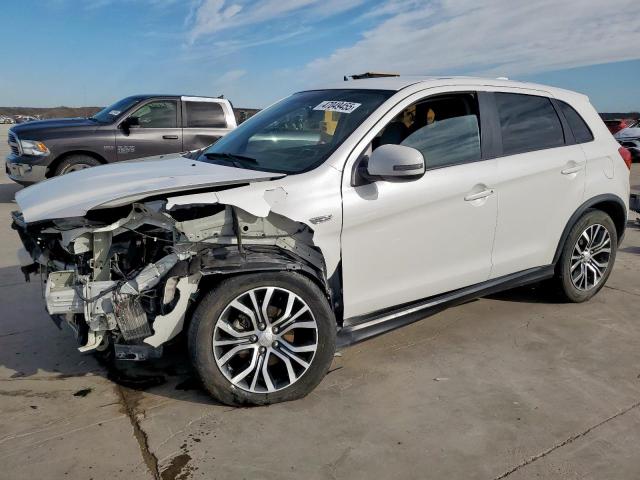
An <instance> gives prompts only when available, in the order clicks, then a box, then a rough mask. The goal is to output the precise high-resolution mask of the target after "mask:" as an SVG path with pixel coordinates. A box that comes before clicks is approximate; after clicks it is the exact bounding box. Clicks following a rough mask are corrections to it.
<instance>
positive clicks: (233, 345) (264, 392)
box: [189, 272, 336, 406]
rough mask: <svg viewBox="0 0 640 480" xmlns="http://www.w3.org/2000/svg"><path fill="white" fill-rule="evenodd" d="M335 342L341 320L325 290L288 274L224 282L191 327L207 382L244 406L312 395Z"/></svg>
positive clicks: (195, 358) (192, 348)
mask: <svg viewBox="0 0 640 480" xmlns="http://www.w3.org/2000/svg"><path fill="white" fill-rule="evenodd" d="M335 340H336V322H335V318H334V316H333V312H332V311H331V309H330V308H329V303H328V301H327V299H326V297H325V296H324V294H323V293H322V291H321V290H320V289H319V288H318V287H317V286H316V285H315V284H314V283H313V282H312V281H311V280H309V279H308V278H306V277H304V276H302V275H299V274H295V273H284V272H278V273H261V274H249V275H241V276H237V277H233V278H229V279H227V280H224V281H222V282H221V283H220V284H219V285H217V287H215V288H214V289H213V290H212V291H210V292H209V293H208V294H207V295H206V296H205V298H204V299H203V300H202V302H201V303H200V305H199V306H198V307H197V309H196V311H195V312H194V315H193V319H192V322H191V325H190V328H189V352H190V356H191V360H192V362H193V365H194V367H195V369H196V370H197V372H198V374H199V376H200V378H201V380H202V383H203V385H204V386H205V388H206V389H207V390H208V391H209V393H210V394H211V395H212V396H213V397H214V398H216V399H218V400H220V401H221V402H223V403H225V404H228V405H238V406H239V405H247V404H253V405H266V404H270V403H277V402H283V401H288V400H294V399H297V398H301V397H304V396H305V395H307V394H308V393H309V392H310V391H311V390H313V389H314V388H315V387H316V385H318V383H320V381H321V380H322V378H323V377H324V375H325V373H326V372H327V370H328V368H329V366H330V365H331V361H332V359H333V353H334V351H335Z"/></svg>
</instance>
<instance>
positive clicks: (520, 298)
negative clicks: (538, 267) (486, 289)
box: [485, 281, 565, 305]
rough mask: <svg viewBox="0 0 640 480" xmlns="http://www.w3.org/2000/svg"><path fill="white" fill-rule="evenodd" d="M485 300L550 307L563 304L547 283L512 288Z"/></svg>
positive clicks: (551, 286)
mask: <svg viewBox="0 0 640 480" xmlns="http://www.w3.org/2000/svg"><path fill="white" fill-rule="evenodd" d="M485 298H490V299H492V300H500V301H503V302H518V303H547V304H551V305H557V304H561V303H565V302H564V301H563V300H562V299H561V298H560V297H559V296H558V293H557V291H556V290H555V289H554V286H553V285H552V284H551V283H550V282H549V281H545V282H541V283H534V284H531V285H524V286H522V287H516V288H512V289H510V290H505V291H504V292H499V293H494V294H493V295H487V296H486V297H485Z"/></svg>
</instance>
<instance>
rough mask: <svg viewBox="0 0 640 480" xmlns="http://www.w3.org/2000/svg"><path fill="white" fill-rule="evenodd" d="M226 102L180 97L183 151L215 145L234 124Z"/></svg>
mask: <svg viewBox="0 0 640 480" xmlns="http://www.w3.org/2000/svg"><path fill="white" fill-rule="evenodd" d="M229 110H230V109H229V107H228V104H227V102H220V101H219V100H217V99H214V98H200V97H182V118H183V121H182V127H183V128H182V135H183V139H184V149H185V150H187V151H189V150H198V149H200V148H204V147H207V146H209V145H211V144H212V143H215V142H216V141H217V140H218V139H219V138H220V137H222V136H224V135H225V134H226V133H227V132H228V131H229V130H230V129H231V128H233V126H235V122H232V121H231V118H233V112H232V111H229Z"/></svg>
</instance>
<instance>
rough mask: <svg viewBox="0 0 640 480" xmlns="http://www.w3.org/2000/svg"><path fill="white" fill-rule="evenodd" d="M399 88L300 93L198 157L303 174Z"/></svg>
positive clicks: (212, 161)
mask: <svg viewBox="0 0 640 480" xmlns="http://www.w3.org/2000/svg"><path fill="white" fill-rule="evenodd" d="M393 93H394V92H390V91H380V90H346V89H345V90H314V91H310V92H300V93H296V94H294V95H291V96H290V97H287V98H285V99H284V100H282V101H280V102H278V103H277V104H275V105H273V106H271V107H269V108H268V109H266V110H264V111H263V112H260V113H259V114H258V115H257V116H255V117H252V118H250V119H249V120H247V121H246V122H244V123H243V124H241V125H240V126H239V127H238V128H237V129H235V130H234V131H232V132H230V133H228V134H227V135H225V136H224V137H222V138H221V139H220V140H219V141H218V142H216V143H215V144H214V145H212V146H211V147H209V148H208V149H207V150H205V151H204V152H203V153H202V154H201V155H200V156H199V157H198V160H201V161H204V162H210V163H220V164H223V165H232V166H236V167H240V168H247V169H251V170H265V171H269V172H278V173H302V172H305V171H308V170H311V169H313V168H315V167H317V166H318V165H320V164H321V163H323V162H324V161H325V160H326V159H327V158H328V157H329V155H331V153H333V152H334V151H335V150H336V148H338V147H339V146H340V144H341V143H342V142H343V141H344V140H345V139H346V138H347V137H348V136H349V135H350V134H351V132H353V131H354V130H355V129H356V127H357V126H358V125H360V124H361V123H362V122H363V120H365V119H366V118H367V117H368V116H369V115H370V114H371V113H372V112H373V111H374V110H375V109H376V108H378V107H379V106H380V105H381V104H382V102H384V101H385V100H386V99H387V98H389V97H390V96H391V95H392V94H393Z"/></svg>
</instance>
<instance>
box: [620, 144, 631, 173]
mask: <svg viewBox="0 0 640 480" xmlns="http://www.w3.org/2000/svg"><path fill="white" fill-rule="evenodd" d="M618 153H619V154H620V156H621V157H622V160H624V163H626V165H627V168H628V169H629V170H631V162H632V161H633V157H632V156H631V152H630V151H629V150H627V149H626V148H624V147H620V148H619V149H618Z"/></svg>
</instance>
